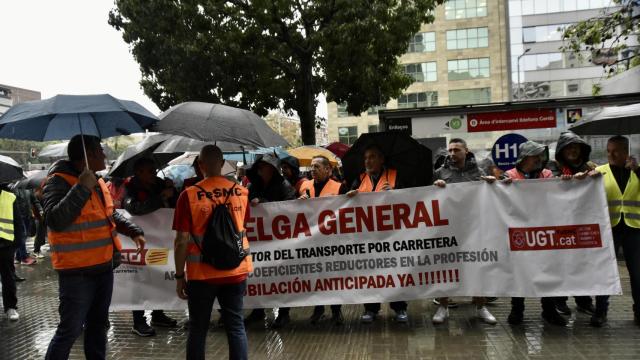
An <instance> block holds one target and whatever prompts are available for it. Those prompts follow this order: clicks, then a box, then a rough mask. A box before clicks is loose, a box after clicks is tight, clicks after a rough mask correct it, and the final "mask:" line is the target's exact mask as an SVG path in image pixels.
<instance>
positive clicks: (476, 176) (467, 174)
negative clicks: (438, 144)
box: [433, 153, 484, 184]
mask: <svg viewBox="0 0 640 360" xmlns="http://www.w3.org/2000/svg"><path fill="white" fill-rule="evenodd" d="M483 175H484V173H483V172H482V170H481V169H480V168H479V167H478V163H477V162H476V157H475V156H474V155H473V153H467V158H466V160H465V161H464V168H463V169H458V168H456V167H455V166H454V165H453V162H452V161H451V157H449V156H447V158H446V159H445V161H444V164H443V165H442V166H441V167H440V168H439V169H438V170H436V171H435V172H434V173H433V180H434V181H436V180H444V182H446V183H447V184H454V183H461V182H467V181H476V180H480V177H481V176H483Z"/></svg>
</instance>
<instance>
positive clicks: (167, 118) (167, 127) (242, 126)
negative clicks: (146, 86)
mask: <svg viewBox="0 0 640 360" xmlns="http://www.w3.org/2000/svg"><path fill="white" fill-rule="evenodd" d="M153 131H157V132H161V133H164V134H173V135H180V136H185V137H187V138H192V139H197V140H202V141H210V142H214V141H217V142H222V141H224V142H228V143H233V144H238V145H245V146H251V147H269V146H288V145H289V143H287V141H286V140H285V139H284V138H283V137H282V136H280V135H279V134H278V133H276V132H275V131H273V130H272V129H271V128H270V127H269V125H267V123H266V122H265V121H264V120H263V119H262V118H261V117H259V116H258V115H256V114H254V113H252V112H251V111H248V110H243V109H238V108H234V107H231V106H225V105H220V104H210V103H204V102H184V103H181V104H178V105H176V106H174V107H172V108H170V109H169V110H167V111H165V112H164V113H162V114H160V121H159V122H158V123H157V124H155V126H154V130H153Z"/></svg>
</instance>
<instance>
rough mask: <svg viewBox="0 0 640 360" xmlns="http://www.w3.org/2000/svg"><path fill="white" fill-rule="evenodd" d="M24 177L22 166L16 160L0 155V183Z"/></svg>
mask: <svg viewBox="0 0 640 360" xmlns="http://www.w3.org/2000/svg"><path fill="white" fill-rule="evenodd" d="M23 177H24V173H23V171H22V167H21V166H20V164H18V162H17V161H15V160H13V159H12V158H10V157H8V156H4V155H0V183H10V182H14V181H16V180H20V179H22V178H23Z"/></svg>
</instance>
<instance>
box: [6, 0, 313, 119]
mask: <svg viewBox="0 0 640 360" xmlns="http://www.w3.org/2000/svg"><path fill="white" fill-rule="evenodd" d="M113 6H114V5H113V0H56V1H51V0H49V1H47V0H1V1H0V24H1V26H2V30H3V31H2V36H1V37H0V39H1V40H0V41H1V42H0V84H5V85H11V86H16V87H21V88H26V89H30V90H36V91H40V92H41V93H42V98H48V97H51V96H54V95H56V94H101V93H109V94H111V95H113V96H115V97H117V98H121V99H127V100H134V101H137V102H138V103H140V104H141V105H143V106H144V107H146V108H147V109H149V110H150V111H151V112H152V113H154V114H158V113H159V109H158V107H157V106H156V105H155V104H154V103H153V102H152V101H151V100H150V99H149V98H148V97H147V96H146V95H144V93H143V91H142V89H141V88H140V85H139V84H138V82H139V81H140V70H139V69H138V64H137V63H136V62H135V60H134V59H133V56H132V55H131V53H130V52H129V48H128V46H127V44H125V42H124V41H123V40H122V33H119V32H117V31H116V30H115V29H114V28H112V27H111V26H110V25H109V24H108V23H107V19H108V15H109V10H111V9H112V8H113ZM318 114H319V115H320V116H324V117H326V105H325V104H324V103H322V104H321V105H320V106H319V109H318Z"/></svg>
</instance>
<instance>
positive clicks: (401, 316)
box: [395, 310, 409, 324]
mask: <svg viewBox="0 0 640 360" xmlns="http://www.w3.org/2000/svg"><path fill="white" fill-rule="evenodd" d="M395 320H396V322H398V323H403V324H404V323H407V322H409V316H408V315H407V311H406V310H399V311H396V317H395Z"/></svg>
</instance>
